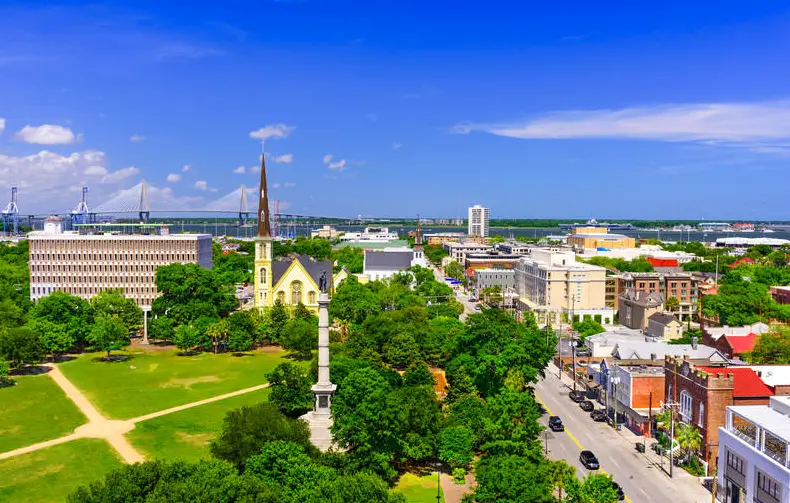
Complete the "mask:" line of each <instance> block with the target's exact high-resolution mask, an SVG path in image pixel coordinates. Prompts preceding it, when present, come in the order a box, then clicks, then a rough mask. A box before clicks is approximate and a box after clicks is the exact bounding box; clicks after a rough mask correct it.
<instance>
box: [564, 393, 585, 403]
mask: <svg viewBox="0 0 790 503" xmlns="http://www.w3.org/2000/svg"><path fill="white" fill-rule="evenodd" d="M568 398H570V399H571V401H574V402H577V403H578V402H581V401H582V400H584V393H582V392H581V391H571V392H570V393H568Z"/></svg>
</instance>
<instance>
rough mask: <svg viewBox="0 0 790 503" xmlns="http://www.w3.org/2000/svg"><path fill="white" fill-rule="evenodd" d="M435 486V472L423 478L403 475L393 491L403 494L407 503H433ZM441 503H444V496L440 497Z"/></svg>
mask: <svg viewBox="0 0 790 503" xmlns="http://www.w3.org/2000/svg"><path fill="white" fill-rule="evenodd" d="M436 485H437V480H436V472H433V473H430V474H428V475H423V476H420V475H416V474H414V473H404V474H403V475H402V476H401V478H400V479H399V480H398V483H397V484H396V485H395V487H394V488H393V491H397V492H399V493H401V494H403V495H404V496H405V497H406V501H407V502H408V503H435V502H436ZM441 503H444V495H442V499H441Z"/></svg>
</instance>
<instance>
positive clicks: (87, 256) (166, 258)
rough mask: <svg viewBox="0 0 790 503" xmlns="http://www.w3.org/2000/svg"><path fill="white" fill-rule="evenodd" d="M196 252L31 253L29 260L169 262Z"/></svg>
mask: <svg viewBox="0 0 790 503" xmlns="http://www.w3.org/2000/svg"><path fill="white" fill-rule="evenodd" d="M196 258H197V254H196V253H195V252H194V251H189V250H186V251H180V252H165V253H161V254H151V253H79V254H74V253H31V254H30V262H31V263H35V262H52V261H60V262H108V261H124V262H135V261H136V262H142V261H144V262H161V263H169V262H171V261H173V260H195V259H196Z"/></svg>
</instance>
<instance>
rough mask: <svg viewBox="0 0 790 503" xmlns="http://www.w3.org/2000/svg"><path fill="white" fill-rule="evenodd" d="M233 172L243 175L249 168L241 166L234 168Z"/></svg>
mask: <svg viewBox="0 0 790 503" xmlns="http://www.w3.org/2000/svg"><path fill="white" fill-rule="evenodd" d="M233 172H234V173H236V174H237V175H243V174H244V173H246V172H247V168H245V167H244V166H239V167H238V168H236V169H234V170H233Z"/></svg>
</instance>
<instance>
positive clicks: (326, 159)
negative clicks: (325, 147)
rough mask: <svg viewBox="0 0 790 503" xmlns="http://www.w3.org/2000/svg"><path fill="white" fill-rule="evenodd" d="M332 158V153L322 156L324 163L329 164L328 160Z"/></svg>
mask: <svg viewBox="0 0 790 503" xmlns="http://www.w3.org/2000/svg"><path fill="white" fill-rule="evenodd" d="M331 160H332V154H326V155H325V156H324V164H329V161H331Z"/></svg>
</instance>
